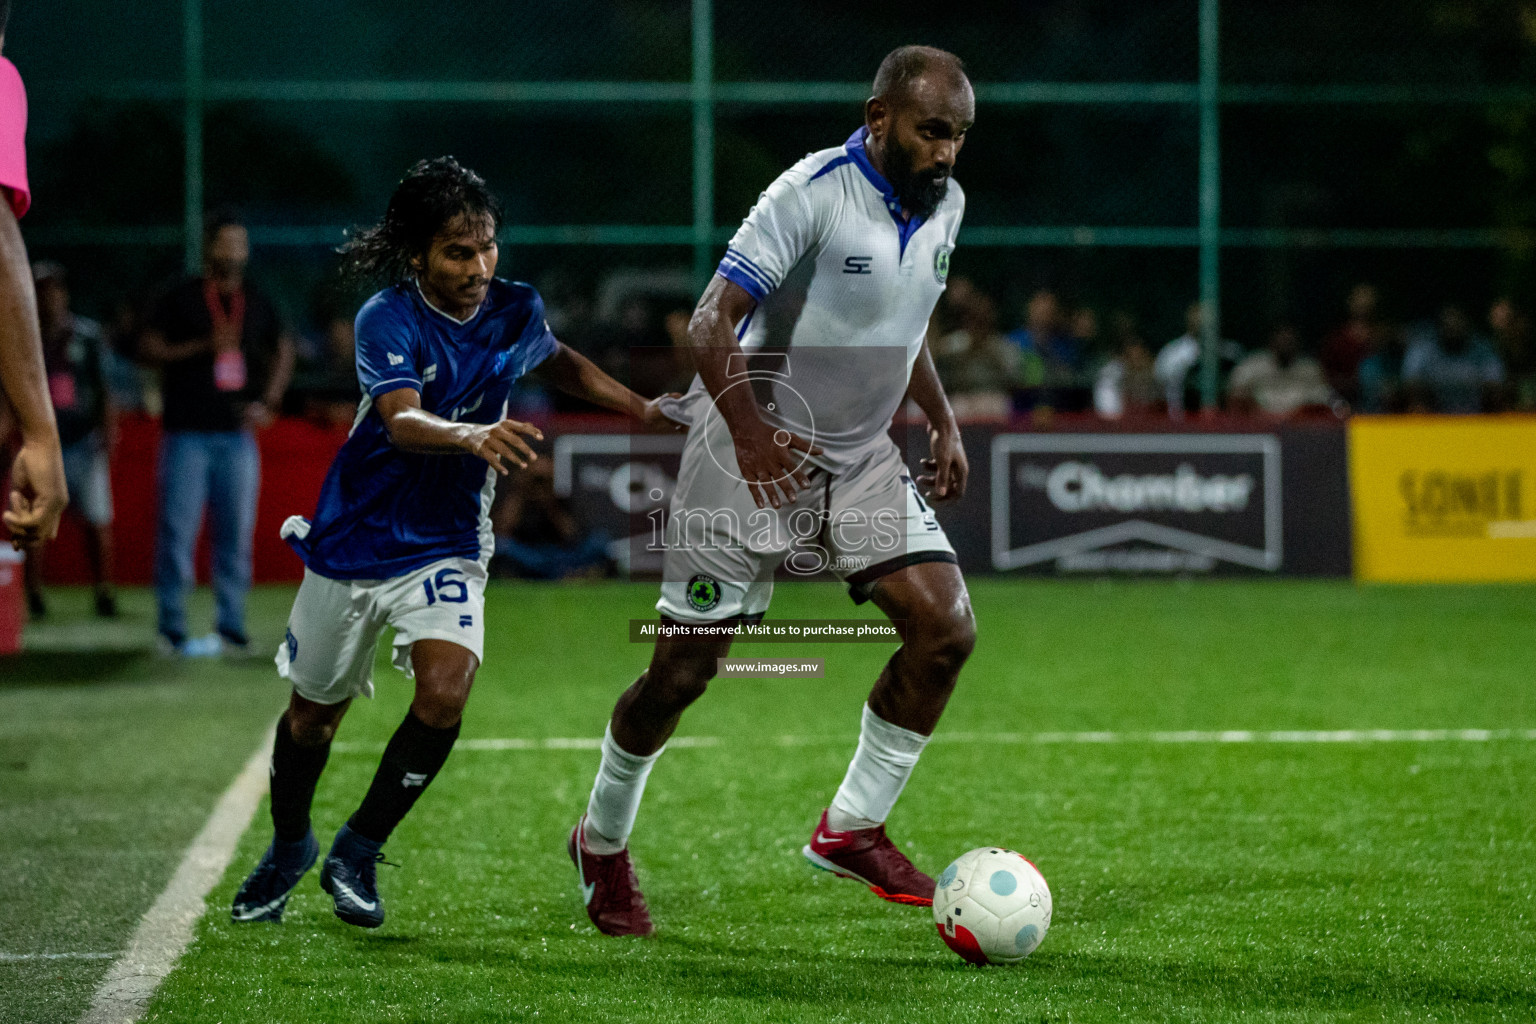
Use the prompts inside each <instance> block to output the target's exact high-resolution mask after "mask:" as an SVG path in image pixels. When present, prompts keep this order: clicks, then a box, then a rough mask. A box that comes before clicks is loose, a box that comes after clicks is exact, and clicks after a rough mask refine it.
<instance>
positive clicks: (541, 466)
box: [491, 459, 613, 580]
mask: <svg viewBox="0 0 1536 1024" xmlns="http://www.w3.org/2000/svg"><path fill="white" fill-rule="evenodd" d="M554 474H555V470H554V463H553V462H552V461H551V460H549V459H538V460H536V461H534V462H530V463H529V464H528V466H527V467H526V468H523V469H516V470H513V472H512V473H511V475H509V476H508V477H507V479H506V480H505V482H504V483H503V486H502V488H501V493H500V494H499V495H498V497H497V501H496V505H495V507H494V508H493V509H492V510H491V527H492V529H493V530H494V531H495V534H496V558H497V559H498V561H499V562H500V563H501V565H502V566H504V567H505V568H507V569H509V570H510V571H511V572H512V574H513V575H515V576H521V577H524V578H528V579H536V580H559V579H567V578H569V577H572V576H606V575H609V574H610V570H611V569H612V568H613V562H612V560H611V559H610V558H609V557H608V537H607V536H606V535H605V534H603V533H602V532H600V531H595V530H588V529H586V528H585V527H583V526H582V524H581V522H580V521H579V520H578V519H577V518H576V515H575V514H574V513H573V512H572V511H571V510H570V509H569V508H567V507H566V505H565V503H564V502H562V501H561V500H560V497H559V496H558V495H557V494H555V475H554Z"/></svg>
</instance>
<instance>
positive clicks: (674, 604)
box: [656, 430, 956, 622]
mask: <svg viewBox="0 0 1536 1024" xmlns="http://www.w3.org/2000/svg"><path fill="white" fill-rule="evenodd" d="M701 433H702V432H701V431H699V430H694V431H692V432H691V433H690V434H689V436H688V443H687V445H686V446H685V448H684V449H683V462H682V467H681V469H680V471H679V473H678V481H677V490H676V491H674V492H673V495H672V508H671V517H670V519H669V520H668V525H667V550H666V552H665V554H664V555H663V556H662V584H661V599H660V600H659V601H657V602H656V610H657V611H659V612H661V614H663V615H665V616H666V617H667V618H669V619H676V620H678V621H680V622H718V621H721V620H723V619H729V618H734V617H736V616H738V615H742V616H757V615H762V614H763V613H764V612H766V611H767V610H768V604H769V602H770V601H771V600H772V598H773V577H774V572H775V571H776V570H777V569H778V568H779V566H780V565H784V564H785V563H786V560H787V562H788V566H787V567H788V568H789V570H790V572H792V573H804V574H806V575H814V574H817V573H822V572H831V573H833V574H835V575H836V576H837V577H838V578H840V579H841V580H843V582H845V583H847V584H848V589H849V592H850V594H851V596H852V597H853V599H854V601H855V602H856V603H863V602H864V601H866V600H868V599H869V594H870V588H871V586H872V585H873V584H874V581H875V580H877V579H879V578H880V577H881V576H884V575H886V574H888V573H892V572H895V571H896V570H897V569H900V568H903V567H905V566H908V565H915V564H917V563H919V562H955V561H956V558H955V549H954V548H953V547H952V546H951V545H950V543H949V538H948V537H946V536H945V535H944V528H943V527H942V526H940V525H939V521H938V519H937V518H935V516H934V513H933V509H932V508H930V507H929V506H928V503H927V502H926V501H924V500H923V497H922V495H921V494H919V493H918V490H917V485H916V483H915V482H914V480H913V478H912V475H911V473H910V472H908V470H907V467H906V464H905V463H903V462H902V459H901V450H900V449H898V448H897V447H896V445H895V443H894V442H891V441H889V440H885V439H882V440H883V441H884V443H882V444H874V445H871V446H870V448H869V449H868V450H867V451H865V452H864V453H862V455H860V456H859V457H857V458H854V459H852V460H850V461H848V462H847V463H845V468H843V469H842V470H841V471H839V472H835V473H834V472H831V471H828V470H826V469H822V468H820V467H816V468H811V467H807V476H808V477H809V478H810V486H808V487H806V488H803V489H799V491H798V493H797V494H796V495H795V500H794V502H793V503H791V504H788V505H786V506H784V507H783V508H782V509H774V508H772V507H769V508H767V509H759V508H758V507H757V504H756V502H754V501H753V500H752V493H751V491H749V490H748V488H747V485H746V483H745V482H743V481H742V480H741V479H740V478H738V477H737V476H735V475H734V474H733V473H730V472H727V471H726V469H734V468H735V460H734V453H732V454H730V455H729V456H719V455H717V456H713V457H712V456H711V454H710V452H709V451H707V450H706V449H705V445H704V443H703V441H702V439H701V437H700V434H701ZM722 461H725V462H728V463H729V465H728V466H727V467H725V468H722V465H721V463H722Z"/></svg>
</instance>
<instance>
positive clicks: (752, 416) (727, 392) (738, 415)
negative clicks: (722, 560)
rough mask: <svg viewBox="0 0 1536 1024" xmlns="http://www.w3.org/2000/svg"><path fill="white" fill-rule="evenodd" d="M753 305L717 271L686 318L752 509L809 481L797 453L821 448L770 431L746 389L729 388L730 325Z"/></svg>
mask: <svg viewBox="0 0 1536 1024" xmlns="http://www.w3.org/2000/svg"><path fill="white" fill-rule="evenodd" d="M756 305H757V300H755V299H754V298H752V296H751V295H750V294H748V293H747V290H746V289H745V288H743V287H741V285H739V284H736V283H735V282H734V281H727V280H726V279H725V278H723V277H719V276H716V277H714V278H712V279H711V280H710V282H709V287H708V288H705V289H704V295H703V296H702V297H701V298H700V299H699V305H698V308H697V309H695V310H694V311H693V319H692V320H690V321H689V322H688V345H689V348H690V349H691V350H692V352H693V362H694V365H695V366H697V367H698V370H699V376H700V377H701V378H702V379H703V381H704V386H705V387H706V388H708V389H709V394H710V397H711V398H713V399H714V401H715V408H716V409H718V410H719V411H720V416H721V418H723V419H724V420H725V425H726V426H727V427H728V428H729V429H730V431H731V440H732V442H734V444H735V447H736V465H737V468H738V469H739V470H740V472H741V478H742V479H743V480H745V481H746V482H747V489H748V490H749V491H751V492H752V500H753V501H755V502H756V503H757V507H758V508H764V507H766V506H768V505H772V506H773V507H774V508H781V507H782V503H781V501H780V497H779V496H780V494H782V495H783V501H785V502H791V501H794V500H795V488H796V487H797V486H798V487H808V486H810V481H809V479H808V478H807V477H806V474H805V470H804V469H802V468H801V467H802V465H803V463H804V459H803V458H802V457H801V455H800V454H798V453H801V452H809V453H811V454H812V455H820V454H821V449H820V448H817V447H814V446H812V445H811V443H810V442H809V441H807V440H805V439H804V438H803V437H799V436H797V435H795V434H791V433H789V432H788V431H785V430H780V431H775V430H774V429H773V428H772V427H770V426H769V425H768V424H767V423H764V422H763V418H762V416H761V415H760V414H759V412H758V409H757V399H756V398H754V397H753V394H752V389H751V388H733V387H731V384H733V383H739V381H732V380H731V379H730V376H731V374H730V366H731V357H732V356H735V357H736V358H737V359H738V360H740V359H741V346H740V345H738V344H737V343H736V325H737V324H738V323H740V322H741V321H742V320H744V319H745V318H746V316H747V314H748V313H751V312H752V308H753V307H754V306H756Z"/></svg>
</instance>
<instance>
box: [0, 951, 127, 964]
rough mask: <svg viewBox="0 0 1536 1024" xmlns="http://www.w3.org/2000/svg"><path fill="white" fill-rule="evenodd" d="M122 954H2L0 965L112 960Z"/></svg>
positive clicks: (0, 955)
mask: <svg viewBox="0 0 1536 1024" xmlns="http://www.w3.org/2000/svg"><path fill="white" fill-rule="evenodd" d="M121 955H122V954H120V953H0V964H19V963H26V962H27V961H29V960H111V959H114V958H116V957H118V956H121Z"/></svg>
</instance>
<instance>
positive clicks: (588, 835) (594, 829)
mask: <svg viewBox="0 0 1536 1024" xmlns="http://www.w3.org/2000/svg"><path fill="white" fill-rule="evenodd" d="M665 749H667V748H666V745H665V744H663V745H662V747H661V750H658V751H656V753H654V754H652V755H650V756H649V757H641V756H639V755H637V754H631V753H630V752H629V751H627V750H625V749H624V748H623V747H621V746H619V744H618V743H617V742H616V741H615V740H614V738H613V726H612V725H609V726H608V728H607V729H605V730H603V761H602V764H600V765H599V766H598V769H597V781H595V782H593V783H592V797H591V799H589V800H588V801H587V827H586V828H585V829H583V830H582V841H583V842H585V843H586V845H587V849H589V850H591V851H592V852H593V853H596V854H610V853H618V852H619V851H620V850H622V849H624V846H625V844H626V843H628V842H629V833H630V831H631V830H632V829H634V827H635V815H636V814H637V813H638V812H639V810H640V797H641V796H643V795H644V794H645V780H646V779H647V778H648V777H649V776H650V774H651V766H652V765H654V764H655V763H656V759H657V758H658V757H660V756H661V751H662V750H665Z"/></svg>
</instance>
